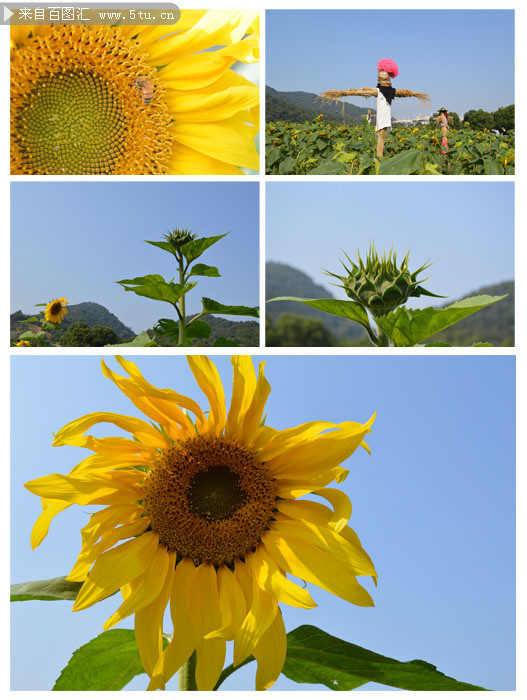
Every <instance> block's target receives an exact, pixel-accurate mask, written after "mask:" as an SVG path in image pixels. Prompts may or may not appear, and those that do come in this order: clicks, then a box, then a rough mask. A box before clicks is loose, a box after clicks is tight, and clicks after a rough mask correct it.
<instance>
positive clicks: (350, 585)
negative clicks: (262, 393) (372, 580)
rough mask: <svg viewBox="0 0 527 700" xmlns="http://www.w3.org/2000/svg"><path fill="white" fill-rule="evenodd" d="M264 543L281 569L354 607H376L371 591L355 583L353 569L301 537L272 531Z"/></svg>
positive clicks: (266, 536) (265, 536) (266, 535)
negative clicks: (284, 535)
mask: <svg viewBox="0 0 527 700" xmlns="http://www.w3.org/2000/svg"><path fill="white" fill-rule="evenodd" d="M262 542H263V544H264V546H265V548H266V549H267V551H268V552H269V554H270V555H271V557H273V558H274V560H275V561H276V562H277V563H278V565H279V566H281V567H282V569H285V570H286V571H289V572H290V573H291V574H293V576H298V578H302V579H304V580H305V581H309V582H310V583H313V584H314V585H315V586H320V588H324V589H325V590H327V591H329V592H330V593H333V594H334V595H337V596H339V598H343V599H344V600H347V601H348V602H350V603H353V604H354V605H360V606H373V604H374V603H373V600H372V598H371V596H370V594H369V593H368V591H367V590H366V589H365V588H363V587H362V586H361V585H360V584H359V583H358V582H357V580H356V578H355V575H354V574H353V569H352V568H351V567H349V566H347V565H346V564H344V563H343V562H342V561H341V560H339V559H336V558H335V557H333V556H332V555H331V554H328V553H327V552H325V551H324V550H322V549H320V548H319V547H313V546H312V545H309V544H306V542H305V541H304V540H303V539H302V538H301V537H294V536H292V535H291V536H288V537H287V538H284V537H283V536H282V535H280V533H279V532H275V531H273V530H270V531H269V532H266V533H265V535H264V536H263V538H262Z"/></svg>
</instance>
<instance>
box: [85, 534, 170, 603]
mask: <svg viewBox="0 0 527 700" xmlns="http://www.w3.org/2000/svg"><path fill="white" fill-rule="evenodd" d="M158 541H159V535H157V534H156V533H154V532H146V533H145V534H144V535H141V537H137V538H136V539H133V540H129V541H128V542H125V543H124V544H121V545H119V546H118V547H115V549H110V550H109V551H108V552H104V554H101V556H100V557H99V558H98V559H97V561H96V562H95V564H94V565H93V568H92V570H91V571H90V573H89V575H88V579H87V580H86V581H85V583H84V584H83V586H82V588H81V589H80V591H79V593H78V595H77V599H76V600H75V605H74V606H73V610H74V611H75V610H83V609H84V608H89V607H90V606H91V605H93V604H94V603H97V602H99V600H102V599H103V598H106V597H107V596H109V595H112V594H113V593H115V591H117V590H118V589H119V588H121V586H123V585H124V584H125V583H128V582H129V581H132V580H133V579H134V578H136V577H137V576H140V575H141V574H143V573H144V572H145V571H146V569H147V568H148V566H149V565H150V562H151V561H152V559H153V558H154V555H155V553H156V550H157V546H158Z"/></svg>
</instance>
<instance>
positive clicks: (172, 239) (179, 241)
mask: <svg viewBox="0 0 527 700" xmlns="http://www.w3.org/2000/svg"><path fill="white" fill-rule="evenodd" d="M196 235H197V234H195V233H192V231H191V230H190V229H187V228H175V229H173V230H172V231H169V232H168V233H166V234H165V239H166V241H167V243H170V245H171V246H172V247H174V248H181V246H183V245H185V243H190V241H193V240H194V238H196Z"/></svg>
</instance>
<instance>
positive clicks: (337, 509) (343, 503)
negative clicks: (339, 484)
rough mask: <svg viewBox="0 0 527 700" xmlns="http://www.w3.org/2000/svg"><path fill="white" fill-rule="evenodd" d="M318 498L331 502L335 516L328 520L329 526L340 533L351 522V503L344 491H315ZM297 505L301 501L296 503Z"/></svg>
mask: <svg viewBox="0 0 527 700" xmlns="http://www.w3.org/2000/svg"><path fill="white" fill-rule="evenodd" d="M313 493H315V494H316V495H317V496H320V497H321V498H325V499H326V501H329V503H331V505H332V506H333V509H334V514H333V516H332V517H331V518H330V519H329V520H328V525H329V526H330V527H332V528H333V529H334V530H335V532H340V531H341V530H342V529H343V528H344V527H346V525H347V524H348V522H349V519H350V518H351V501H350V499H349V498H348V496H347V495H346V494H345V493H344V491H340V490H339V489H319V490H318V491H314V492H313ZM296 502H297V503H298V502H299V501H296Z"/></svg>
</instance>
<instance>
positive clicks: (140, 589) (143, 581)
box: [103, 546, 170, 630]
mask: <svg viewBox="0 0 527 700" xmlns="http://www.w3.org/2000/svg"><path fill="white" fill-rule="evenodd" d="M169 561H170V558H169V556H168V552H167V550H166V547H164V546H159V547H158V548H157V550H156V552H155V554H154V557H153V558H152V560H151V562H150V564H149V566H148V569H147V570H146V572H145V573H144V575H143V576H140V577H139V578H136V579H135V580H134V581H132V582H131V583H130V595H128V596H127V597H126V599H125V600H124V602H123V603H122V605H120V606H119V608H118V609H117V610H116V611H115V612H114V614H113V615H111V617H109V618H108V619H107V620H106V622H105V623H104V625H103V629H104V630H108V629H110V628H111V627H113V626H114V625H116V624H117V623H118V622H120V621H121V620H124V619H125V617H128V615H132V614H133V613H134V612H138V611H139V610H142V609H143V608H145V607H146V606H147V605H150V603H151V602H152V601H153V600H155V599H156V598H157V597H158V596H159V594H160V593H161V591H162V590H163V586H164V584H165V580H166V577H167V573H168V564H169Z"/></svg>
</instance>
